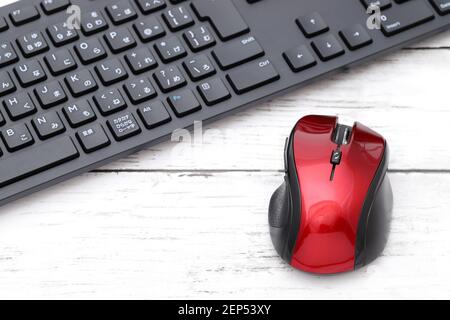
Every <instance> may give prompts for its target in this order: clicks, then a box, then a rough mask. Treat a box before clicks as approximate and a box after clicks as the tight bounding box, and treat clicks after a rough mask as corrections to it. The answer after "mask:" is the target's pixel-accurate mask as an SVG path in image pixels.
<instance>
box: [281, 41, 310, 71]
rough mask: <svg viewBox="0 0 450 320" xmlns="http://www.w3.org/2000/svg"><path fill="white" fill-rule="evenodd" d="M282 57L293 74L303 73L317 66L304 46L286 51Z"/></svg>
mask: <svg viewBox="0 0 450 320" xmlns="http://www.w3.org/2000/svg"><path fill="white" fill-rule="evenodd" d="M283 57H284V59H285V60H286V62H287V63H288V64H289V67H291V69H292V71H294V72H300V71H303V70H305V69H308V68H311V67H313V66H315V65H316V64H317V61H316V58H314V56H313V55H312V53H311V52H310V51H309V49H308V48H307V47H306V46H305V45H301V46H299V47H297V48H293V49H291V50H288V51H286V52H285V53H284V54H283Z"/></svg>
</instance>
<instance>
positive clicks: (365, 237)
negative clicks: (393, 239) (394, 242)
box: [355, 143, 394, 269]
mask: <svg viewBox="0 0 450 320" xmlns="http://www.w3.org/2000/svg"><path fill="white" fill-rule="evenodd" d="M388 162H389V148H388V145H387V143H386V147H385V153H384V156H383V160H382V162H381V164H380V167H379V168H378V170H377V173H376V175H375V177H374V179H373V181H372V184H371V186H370V189H369V193H368V194H367V197H366V200H365V202H364V205H363V209H362V213H361V218H360V221H359V226H358V234H357V240H356V252H355V269H358V268H361V267H363V266H365V265H367V264H369V263H370V262H372V261H373V260H375V259H376V258H377V257H378V256H380V254H381V253H382V252H383V250H384V248H385V246H386V243H387V239H388V235H389V231H390V230H389V229H390V223H391V219H392V210H393V205H394V197H393V192H392V187H391V183H390V181H389V177H388V175H387V170H388Z"/></svg>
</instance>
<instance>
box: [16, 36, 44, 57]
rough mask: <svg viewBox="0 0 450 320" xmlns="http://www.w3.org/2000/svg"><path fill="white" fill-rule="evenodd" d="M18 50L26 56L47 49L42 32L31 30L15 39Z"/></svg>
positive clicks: (31, 55)
mask: <svg viewBox="0 0 450 320" xmlns="http://www.w3.org/2000/svg"><path fill="white" fill-rule="evenodd" d="M17 43H18V45H19V48H20V50H21V51H22V53H23V55H24V56H25V57H27V58H30V57H33V56H35V55H37V54H40V53H42V52H45V51H48V49H49V47H48V44H47V41H45V39H44V37H43V36H42V33H40V32H31V33H28V34H26V35H24V36H22V37H20V38H18V39H17Z"/></svg>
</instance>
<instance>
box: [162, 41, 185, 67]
mask: <svg viewBox="0 0 450 320" xmlns="http://www.w3.org/2000/svg"><path fill="white" fill-rule="evenodd" d="M155 50H156V52H157V53H158V55H159V57H160V58H161V60H162V61H163V62H164V63H169V62H172V61H174V60H177V59H180V58H182V57H185V56H186V55H187V52H186V49H185V48H184V46H183V44H182V43H181V41H180V40H179V39H178V38H177V37H176V36H173V37H170V38H168V39H164V40H161V41H159V42H158V43H156V44H155Z"/></svg>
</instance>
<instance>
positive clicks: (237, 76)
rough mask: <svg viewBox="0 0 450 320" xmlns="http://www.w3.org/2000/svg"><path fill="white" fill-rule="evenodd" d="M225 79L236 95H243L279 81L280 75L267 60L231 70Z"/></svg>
mask: <svg viewBox="0 0 450 320" xmlns="http://www.w3.org/2000/svg"><path fill="white" fill-rule="evenodd" d="M227 79H228V81H229V82H230V84H231V86H232V87H233V89H234V91H236V93H237V94H243V93H246V92H248V91H251V90H254V89H256V88H259V87H262V86H264V85H266V84H269V83H271V82H274V81H276V80H278V79H280V74H279V73H278V72H277V70H275V68H274V66H273V65H272V63H271V62H270V61H269V60H261V61H257V62H253V63H251V64H249V65H246V66H244V67H241V68H239V69H236V70H233V71H232V72H230V73H229V74H228V75H227Z"/></svg>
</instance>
